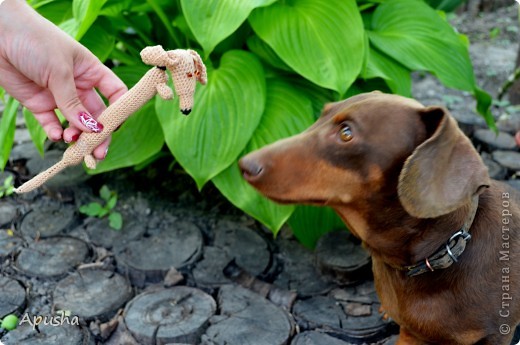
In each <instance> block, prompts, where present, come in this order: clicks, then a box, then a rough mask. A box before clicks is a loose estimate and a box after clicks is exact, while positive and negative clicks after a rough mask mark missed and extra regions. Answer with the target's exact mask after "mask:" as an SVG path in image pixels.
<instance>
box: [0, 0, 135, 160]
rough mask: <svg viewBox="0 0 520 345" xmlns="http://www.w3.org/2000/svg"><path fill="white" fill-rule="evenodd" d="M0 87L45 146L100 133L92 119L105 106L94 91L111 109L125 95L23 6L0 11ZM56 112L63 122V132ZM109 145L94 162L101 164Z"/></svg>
mask: <svg viewBox="0 0 520 345" xmlns="http://www.w3.org/2000/svg"><path fill="white" fill-rule="evenodd" d="M14 18H16V20H14ZM0 85H2V86H3V88H4V89H5V90H6V91H7V93H8V94H9V95H11V96H12V97H14V98H16V99H17V100H19V101H20V103H21V104H23V105H24V106H25V107H26V108H27V109H29V110H30V111H31V112H32V113H33V114H34V116H35V117H36V119H37V120H38V122H39V123H40V124H41V126H42V127H43V129H44V131H45V133H46V134H47V136H48V137H49V139H50V140H53V141H59V140H61V139H63V140H64V141H65V142H73V141H76V140H77V139H78V137H79V135H80V134H81V132H100V131H101V130H102V129H103V126H102V124H100V123H98V122H97V121H96V120H95V119H96V117H97V116H98V115H99V114H101V113H102V112H103V110H104V109H105V108H106V105H105V104H104V102H103V100H102V98H101V97H100V95H99V94H98V93H97V92H96V90H95V89H94V88H97V89H98V90H99V92H100V93H101V94H102V95H103V96H105V97H106V98H107V99H108V100H109V102H110V103H112V102H114V101H115V100H116V99H117V98H119V97H120V96H121V95H123V94H124V93H125V92H126V91H127V88H126V86H125V84H124V83H123V82H122V81H121V80H120V79H119V78H118V77H117V76H116V75H115V74H114V73H113V72H112V71H111V70H110V69H109V68H107V67H106V66H104V65H103V64H102V63H101V62H100V61H99V60H98V59H97V58H96V57H95V56H94V55H93V54H92V53H91V52H90V51H89V50H88V49H86V48H85V47H84V46H82V45H81V44H80V43H78V42H76V41H75V40H74V39H73V38H71V37H70V36H68V35H67V34H66V33H65V32H63V31H61V30H60V29H59V28H58V27H56V26H55V25H54V24H52V23H51V22H49V21H48V20H46V19H45V18H43V17H42V16H40V15H39V14H38V13H37V12H35V11H34V10H33V9H32V8H31V7H30V6H29V5H27V4H26V3H25V1H22V0H5V1H4V2H3V3H2V4H1V6H0ZM55 109H59V110H60V111H61V113H62V114H63V115H64V116H65V118H66V119H67V120H68V123H69V127H68V128H66V129H65V130H64V129H63V128H62V126H61V124H60V122H59V120H58V118H57V116H56V114H55V112H54V110H55ZM108 144H109V143H108V141H106V142H104V143H103V144H101V145H100V146H98V147H97V148H96V149H95V150H94V152H93V155H94V157H95V158H97V159H103V158H104V157H105V156H106V151H107V149H108Z"/></svg>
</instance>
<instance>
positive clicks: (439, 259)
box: [399, 195, 478, 277]
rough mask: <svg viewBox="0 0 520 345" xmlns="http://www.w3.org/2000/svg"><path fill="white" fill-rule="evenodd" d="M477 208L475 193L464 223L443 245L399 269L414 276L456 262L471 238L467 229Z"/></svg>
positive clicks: (443, 267)
mask: <svg viewBox="0 0 520 345" xmlns="http://www.w3.org/2000/svg"><path fill="white" fill-rule="evenodd" d="M477 209H478V195H475V196H474V197H473V199H472V201H471V211H470V213H469V216H468V218H466V221H465V222H464V225H463V226H462V228H460V229H459V230H457V231H456V232H455V233H454V234H453V235H452V236H451V237H450V238H449V240H448V241H447V242H446V244H445V245H443V246H442V247H440V248H439V249H438V250H437V251H436V252H435V253H433V254H432V255H430V256H429V257H427V258H425V259H424V260H421V261H420V262H418V263H416V264H414V265H410V266H404V267H399V269H400V270H402V271H406V275H407V276H409V277H415V276H417V275H420V274H423V273H427V272H433V271H436V270H441V269H445V268H448V267H450V266H451V265H453V264H454V263H455V262H457V261H458V260H459V258H460V256H461V255H462V253H464V250H465V249H466V245H467V244H468V241H469V240H470V239H471V235H470V234H469V229H470V228H471V225H472V224H473V220H474V219H475V215H476V214H477Z"/></svg>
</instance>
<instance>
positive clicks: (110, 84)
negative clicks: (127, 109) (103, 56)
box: [95, 65, 128, 104]
mask: <svg viewBox="0 0 520 345" xmlns="http://www.w3.org/2000/svg"><path fill="white" fill-rule="evenodd" d="M95 87H96V88H97V89H98V91H99V93H101V94H102V95H103V96H104V97H105V98H106V99H108V102H109V104H112V103H113V102H115V101H116V100H117V99H118V98H119V97H121V96H122V95H123V94H125V93H126V92H127V91H128V88H127V87H126V85H125V83H123V81H122V80H121V79H119V77H118V76H117V75H116V74H115V73H114V72H112V70H111V69H110V68H108V67H106V66H105V65H102V66H101V71H100V78H99V79H98V82H97V85H95Z"/></svg>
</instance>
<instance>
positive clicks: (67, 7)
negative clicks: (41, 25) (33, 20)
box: [33, 0, 72, 25]
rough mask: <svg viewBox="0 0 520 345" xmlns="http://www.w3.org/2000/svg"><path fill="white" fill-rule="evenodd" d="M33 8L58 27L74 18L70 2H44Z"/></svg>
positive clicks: (58, 0)
mask: <svg viewBox="0 0 520 345" xmlns="http://www.w3.org/2000/svg"><path fill="white" fill-rule="evenodd" d="M33 8H34V9H35V10H36V11H38V13H39V14H41V15H42V16H44V17H45V18H47V19H48V20H50V21H51V22H53V23H54V24H56V25H59V24H60V23H62V22H64V21H65V20H68V19H70V18H71V17H72V3H71V2H70V0H55V1H43V2H40V3H38V4H35V5H33Z"/></svg>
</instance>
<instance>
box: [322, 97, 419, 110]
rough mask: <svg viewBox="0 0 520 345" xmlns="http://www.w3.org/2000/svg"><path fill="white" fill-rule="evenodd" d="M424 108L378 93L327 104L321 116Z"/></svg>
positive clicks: (405, 99)
mask: <svg viewBox="0 0 520 345" xmlns="http://www.w3.org/2000/svg"><path fill="white" fill-rule="evenodd" d="M422 108H424V106H423V105H422V104H421V103H419V102H417V101H416V100H414V99H411V98H407V97H403V96H399V95H391V94H385V93H380V92H370V93H363V94H359V95H356V96H353V97H350V98H347V99H346V100H343V101H339V102H334V103H328V104H326V105H325V107H324V108H323V116H327V115H332V114H338V113H349V114H351V115H355V114H356V113H374V112H381V113H388V112H393V111H399V110H415V111H416V110H419V109H422Z"/></svg>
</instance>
